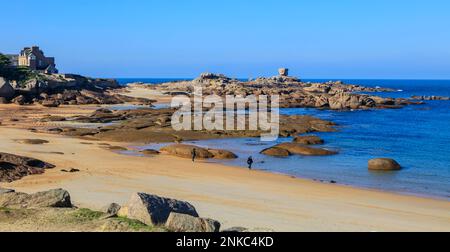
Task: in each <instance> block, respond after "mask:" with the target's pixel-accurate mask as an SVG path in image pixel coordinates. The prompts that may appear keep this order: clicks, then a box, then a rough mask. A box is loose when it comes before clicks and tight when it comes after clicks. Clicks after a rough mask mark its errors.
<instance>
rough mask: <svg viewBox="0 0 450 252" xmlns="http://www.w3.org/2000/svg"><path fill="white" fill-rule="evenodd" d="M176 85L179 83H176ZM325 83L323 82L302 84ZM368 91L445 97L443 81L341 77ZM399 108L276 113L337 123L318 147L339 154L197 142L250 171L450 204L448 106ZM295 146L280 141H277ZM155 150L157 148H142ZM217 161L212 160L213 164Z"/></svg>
mask: <svg viewBox="0 0 450 252" xmlns="http://www.w3.org/2000/svg"><path fill="white" fill-rule="evenodd" d="M171 80H173V79H132V81H130V79H127V80H125V79H120V80H119V81H120V83H122V84H124V83H129V82H135V81H142V82H147V83H161V82H166V81H171ZM177 80H179V79H177ZM306 81H328V80H306ZM343 81H344V82H345V83H350V84H360V85H364V86H370V87H376V86H380V87H388V88H392V89H395V90H397V92H389V93H376V95H379V96H386V97H411V96H413V95H436V96H450V81H448V80H343ZM425 103H426V104H424V105H411V106H407V107H405V108H402V109H381V110H378V109H376V110H369V111H329V110H317V109H281V111H280V112H281V113H282V114H287V115H312V116H316V117H319V118H322V119H326V120H330V121H333V122H335V123H337V124H338V126H337V128H338V130H339V131H338V132H333V133H317V134H316V135H318V136H320V137H322V138H323V139H324V140H325V144H324V145H323V147H325V148H329V149H333V150H338V151H339V154H338V155H336V156H327V157H302V156H291V157H288V158H275V157H268V156H264V155H261V154H259V152H260V151H261V150H263V149H265V148H267V147H270V146H273V145H275V144H276V143H264V142H260V141H259V139H253V138H244V139H221V140H207V141H196V142H192V143H194V144H197V145H200V146H204V147H217V146H226V149H227V150H231V151H233V152H235V153H236V154H237V155H238V156H239V158H238V159H236V160H232V161H217V162H221V163H225V164H228V165H233V166H242V167H245V166H246V160H247V158H248V156H253V159H254V160H255V169H259V170H264V171H269V172H274V173H281V174H287V175H291V176H296V177H301V178H308V179H313V180H318V181H323V182H330V181H335V182H337V183H338V184H343V185H350V186H356V187H363V188H371V189H377V190H386V191H393V192H398V193H404V194H413V195H424V196H431V197H438V198H444V199H447V200H448V199H450V153H449V152H450V101H425ZM289 141H292V139H290V138H280V139H279V140H278V141H277V143H280V142H289ZM149 147H152V148H157V147H160V146H159V145H151V146H144V147H142V148H149ZM379 157H387V158H394V159H395V160H397V161H398V162H399V163H400V164H401V165H402V167H403V169H402V170H401V171H397V172H370V171H368V169H367V162H368V160H370V159H372V158H379ZM214 162H216V161H214Z"/></svg>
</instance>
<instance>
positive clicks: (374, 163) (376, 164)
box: [369, 158, 402, 171]
mask: <svg viewBox="0 0 450 252" xmlns="http://www.w3.org/2000/svg"><path fill="white" fill-rule="evenodd" d="M401 169H402V167H401V166H400V164H399V163H397V161H395V160H393V159H390V158H376V159H372V160H369V170H371V171H398V170H401Z"/></svg>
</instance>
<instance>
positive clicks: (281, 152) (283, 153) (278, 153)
mask: <svg viewBox="0 0 450 252" xmlns="http://www.w3.org/2000/svg"><path fill="white" fill-rule="evenodd" d="M261 154H264V155H267V156H273V157H288V156H290V155H291V153H289V151H287V150H285V149H282V148H278V147H271V148H267V149H265V150H263V151H261Z"/></svg>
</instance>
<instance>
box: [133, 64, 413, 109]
mask: <svg viewBox="0 0 450 252" xmlns="http://www.w3.org/2000/svg"><path fill="white" fill-rule="evenodd" d="M286 70H287V69H281V70H280V73H279V75H277V76H274V77H269V78H256V79H254V80H249V81H240V80H236V79H232V78H229V77H227V76H225V75H223V74H212V73H204V74H201V75H200V77H199V78H197V79H195V80H193V81H179V82H170V83H163V84H159V85H147V86H146V88H149V89H155V90H158V91H161V92H162V93H166V94H181V93H182V94H185V95H188V96H192V95H193V91H194V87H195V86H198V85H200V86H201V87H202V91H203V93H204V94H205V95H209V94H216V95H218V96H221V97H224V96H226V95H242V96H244V97H245V96H249V95H268V96H270V95H279V97H280V107H281V108H321V109H332V110H355V109H373V108H399V107H402V106H405V105H410V104H421V103H420V102H415V101H412V100H410V99H404V98H382V97H379V96H374V95H368V94H362V92H364V93H369V92H372V93H374V92H395V90H392V89H388V88H379V87H376V88H372V87H364V86H360V85H352V84H345V83H343V82H342V81H330V82H324V83H310V82H302V81H301V80H299V79H297V78H295V77H290V76H287V74H288V73H287V71H286ZM135 85H139V84H135ZM141 86H143V85H142V84H141Z"/></svg>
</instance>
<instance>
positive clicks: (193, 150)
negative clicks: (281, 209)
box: [191, 148, 197, 162]
mask: <svg viewBox="0 0 450 252" xmlns="http://www.w3.org/2000/svg"><path fill="white" fill-rule="evenodd" d="M191 156H192V162H195V158H196V157H197V150H196V149H195V148H194V149H192V152H191Z"/></svg>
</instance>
